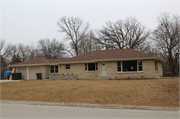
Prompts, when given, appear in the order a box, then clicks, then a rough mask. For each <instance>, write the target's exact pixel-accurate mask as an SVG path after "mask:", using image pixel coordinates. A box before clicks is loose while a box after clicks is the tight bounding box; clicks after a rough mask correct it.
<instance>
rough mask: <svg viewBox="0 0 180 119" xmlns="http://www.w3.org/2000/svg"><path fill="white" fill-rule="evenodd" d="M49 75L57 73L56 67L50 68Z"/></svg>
mask: <svg viewBox="0 0 180 119" xmlns="http://www.w3.org/2000/svg"><path fill="white" fill-rule="evenodd" d="M50 73H58V65H55V66H51V68H50Z"/></svg>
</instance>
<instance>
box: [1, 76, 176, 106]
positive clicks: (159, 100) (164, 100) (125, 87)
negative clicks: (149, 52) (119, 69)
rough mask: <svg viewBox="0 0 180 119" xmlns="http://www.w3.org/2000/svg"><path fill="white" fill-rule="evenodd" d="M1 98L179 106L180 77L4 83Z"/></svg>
mask: <svg viewBox="0 0 180 119" xmlns="http://www.w3.org/2000/svg"><path fill="white" fill-rule="evenodd" d="M1 100H18V101H45V102H64V103H89V104H117V105H137V106H160V107H179V80H178V79H153V80H53V81H42V80H36V81H21V82H13V83H10V82H2V83H1Z"/></svg>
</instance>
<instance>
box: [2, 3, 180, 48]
mask: <svg viewBox="0 0 180 119" xmlns="http://www.w3.org/2000/svg"><path fill="white" fill-rule="evenodd" d="M0 1H1V2H0V5H1V21H0V22H1V29H0V31H1V34H0V36H1V38H4V39H6V42H8V43H9V42H11V43H12V44H18V43H23V44H29V45H31V44H34V45H36V43H37V41H38V40H39V39H44V38H50V39H53V38H56V39H57V40H61V41H63V38H64V36H65V34H64V33H60V32H57V31H58V27H57V22H58V20H59V19H60V18H61V17H63V16H67V17H71V16H73V17H81V18H82V19H83V20H84V22H89V23H90V26H91V29H100V28H101V27H102V26H103V25H105V23H106V22H107V21H114V22H115V21H117V20H119V19H125V18H127V17H129V16H132V17H136V18H137V19H138V21H140V22H141V23H142V24H143V25H145V26H146V27H147V28H149V29H151V30H153V29H155V28H156V26H157V24H158V22H157V17H158V16H159V15H160V13H163V12H167V13H171V14H178V10H179V6H180V1H179V0H174V1H173V0H164V1H162V0H161V1H160V0H159V1H158V0H156V1H153V0H151V1H147V0H141V1H132V0H131V1H122V0H116V1H107V0H104V1H100V0H99V1H97V0H96V1H85V0H84V2H82V1H75V0H74V1H73V0H71V1H62V0H56V1H50V0H49V1H47V0H0Z"/></svg>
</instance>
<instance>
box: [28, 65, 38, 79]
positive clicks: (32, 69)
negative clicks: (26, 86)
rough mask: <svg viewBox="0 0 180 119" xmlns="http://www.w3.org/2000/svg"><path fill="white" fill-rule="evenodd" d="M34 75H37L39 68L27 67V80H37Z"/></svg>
mask: <svg viewBox="0 0 180 119" xmlns="http://www.w3.org/2000/svg"><path fill="white" fill-rule="evenodd" d="M36 73H39V67H29V79H37V77H36Z"/></svg>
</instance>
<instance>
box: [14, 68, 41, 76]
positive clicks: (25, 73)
mask: <svg viewBox="0 0 180 119" xmlns="http://www.w3.org/2000/svg"><path fill="white" fill-rule="evenodd" d="M28 69H29V70H27V67H21V68H20V67H19V68H17V70H16V73H21V77H22V79H28V75H29V79H37V77H36V73H40V72H39V67H28ZM28 71H29V74H28Z"/></svg>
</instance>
